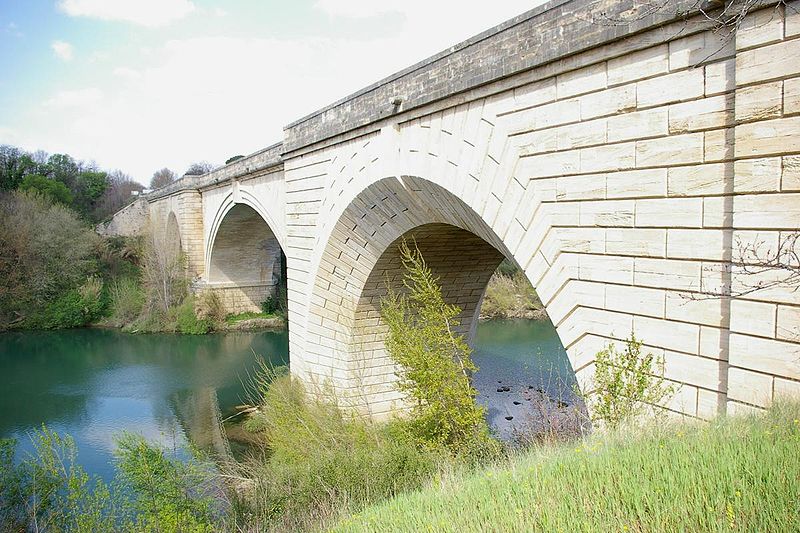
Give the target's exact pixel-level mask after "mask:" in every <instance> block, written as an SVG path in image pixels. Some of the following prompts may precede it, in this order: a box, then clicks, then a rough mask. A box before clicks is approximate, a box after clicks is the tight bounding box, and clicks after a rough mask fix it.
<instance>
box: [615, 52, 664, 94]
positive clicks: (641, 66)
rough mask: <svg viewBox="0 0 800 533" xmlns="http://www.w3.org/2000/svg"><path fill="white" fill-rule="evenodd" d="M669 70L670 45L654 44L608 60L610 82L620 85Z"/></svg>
mask: <svg viewBox="0 0 800 533" xmlns="http://www.w3.org/2000/svg"><path fill="white" fill-rule="evenodd" d="M668 70H669V47H668V45H666V44H664V45H660V46H654V47H652V48H647V49H645V50H640V51H638V52H634V53H632V54H627V55H624V56H622V57H618V58H615V59H611V60H609V61H608V84H609V85H619V84H622V83H628V82H631V81H635V80H640V79H642V78H649V77H651V76H655V75H656V74H663V73H665V72H667V71H668Z"/></svg>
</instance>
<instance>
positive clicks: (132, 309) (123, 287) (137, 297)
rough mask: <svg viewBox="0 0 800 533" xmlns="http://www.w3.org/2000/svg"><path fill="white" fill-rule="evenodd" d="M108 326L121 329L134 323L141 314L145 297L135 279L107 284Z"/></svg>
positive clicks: (125, 279)
mask: <svg viewBox="0 0 800 533" xmlns="http://www.w3.org/2000/svg"><path fill="white" fill-rule="evenodd" d="M108 292H109V300H110V302H109V309H110V311H111V313H110V316H109V318H108V324H109V325H113V326H117V327H122V326H125V325H127V324H130V323H132V322H133V321H135V320H136V319H137V318H138V317H139V316H140V315H141V313H142V308H143V307H144V303H145V295H144V291H143V290H142V287H141V285H139V282H138V281H137V280H136V279H135V278H130V277H121V278H117V279H114V280H113V281H112V282H111V283H110V284H109V291H108Z"/></svg>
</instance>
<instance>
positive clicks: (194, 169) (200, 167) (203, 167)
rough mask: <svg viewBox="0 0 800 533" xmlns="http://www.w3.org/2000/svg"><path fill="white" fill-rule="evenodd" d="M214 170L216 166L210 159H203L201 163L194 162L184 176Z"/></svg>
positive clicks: (199, 174) (197, 174)
mask: <svg viewBox="0 0 800 533" xmlns="http://www.w3.org/2000/svg"><path fill="white" fill-rule="evenodd" d="M212 170H214V166H213V165H212V164H211V163H209V162H208V161H201V162H199V163H192V164H191V165H189V168H188V169H187V170H186V172H184V173H183V174H184V176H202V175H203V174H208V173H209V172H211V171H212Z"/></svg>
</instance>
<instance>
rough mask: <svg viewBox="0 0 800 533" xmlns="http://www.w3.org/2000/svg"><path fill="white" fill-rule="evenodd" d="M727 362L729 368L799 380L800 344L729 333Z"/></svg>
mask: <svg viewBox="0 0 800 533" xmlns="http://www.w3.org/2000/svg"><path fill="white" fill-rule="evenodd" d="M729 362H730V364H731V366H737V367H740V368H747V369H750V370H755V371H758V372H763V373H765V374H771V375H775V376H782V377H786V378H791V379H800V344H796V343H791V342H784V341H777V340H772V339H762V338H759V337H752V336H749V335H742V334H740V333H731V339H730V355H729ZM731 390H733V387H731Z"/></svg>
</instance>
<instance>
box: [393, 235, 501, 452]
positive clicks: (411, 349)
mask: <svg viewBox="0 0 800 533" xmlns="http://www.w3.org/2000/svg"><path fill="white" fill-rule="evenodd" d="M400 256H401V258H402V262H403V267H404V268H405V279H404V282H403V284H404V288H405V290H406V291H407V294H399V293H397V292H395V291H394V289H393V288H392V287H389V293H388V295H387V296H386V297H385V298H384V299H383V300H382V302H381V316H382V317H383V320H384V322H385V323H386V325H387V326H388V335H387V337H386V341H385V342H386V350H387V352H388V353H389V356H390V357H391V358H392V360H393V361H394V362H395V363H397V364H398V366H399V367H400V370H399V372H398V377H399V384H398V386H399V389H400V390H401V391H403V392H404V393H406V394H407V395H408V398H409V400H410V401H411V403H412V406H411V409H412V414H411V418H410V420H409V421H408V429H409V431H410V433H411V435H412V437H413V438H414V439H415V440H416V441H417V442H418V443H420V444H422V445H424V446H428V447H433V448H436V447H439V446H443V447H445V448H447V449H448V450H449V451H451V452H452V453H454V454H456V455H473V454H475V453H483V452H484V451H488V450H491V449H492V448H493V447H494V446H493V442H494V441H493V440H492V439H491V437H490V436H489V428H488V426H487V424H486V421H485V418H484V416H485V409H484V408H483V407H482V406H480V405H478V404H477V403H476V402H475V397H476V395H477V392H476V391H475V389H474V388H473V387H472V385H471V383H470V375H471V374H472V373H473V372H475V371H476V370H477V367H476V366H475V364H474V363H473V362H472V358H471V353H472V350H471V349H470V348H469V346H468V345H467V343H466V341H465V340H464V338H463V337H462V336H460V335H458V334H457V333H456V332H455V328H457V327H458V326H459V321H458V320H457V318H456V317H457V316H458V315H459V313H460V312H461V309H460V308H458V307H457V306H454V305H448V304H446V303H445V302H444V299H443V297H442V290H441V287H440V286H439V284H438V282H437V280H436V279H435V278H434V276H433V273H432V272H431V270H430V268H429V267H428V266H427V265H426V264H425V260H424V258H423V257H422V254H421V253H420V251H419V249H418V248H417V247H416V246H415V247H414V248H413V249H412V248H410V247H409V246H408V244H407V243H405V242H403V243H402V244H400Z"/></svg>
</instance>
